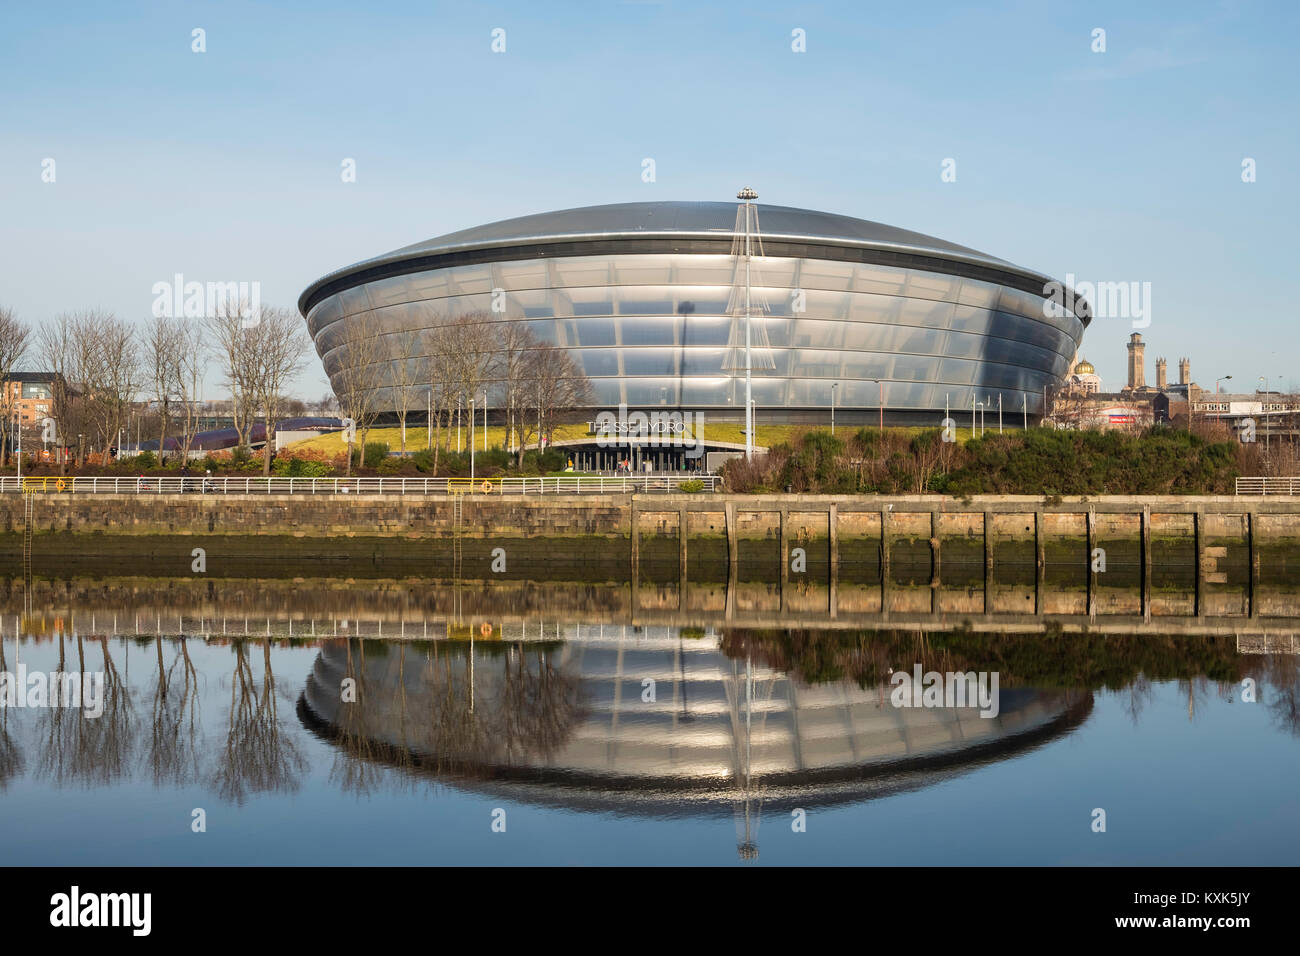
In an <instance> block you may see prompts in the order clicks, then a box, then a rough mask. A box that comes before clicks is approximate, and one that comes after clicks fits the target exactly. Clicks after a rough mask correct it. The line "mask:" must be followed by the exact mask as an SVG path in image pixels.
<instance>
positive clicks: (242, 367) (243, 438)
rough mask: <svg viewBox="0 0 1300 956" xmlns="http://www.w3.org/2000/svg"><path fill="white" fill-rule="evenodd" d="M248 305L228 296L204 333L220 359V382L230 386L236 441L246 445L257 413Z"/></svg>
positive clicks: (255, 363) (255, 366)
mask: <svg viewBox="0 0 1300 956" xmlns="http://www.w3.org/2000/svg"><path fill="white" fill-rule="evenodd" d="M251 311H252V310H251V308H250V307H249V306H248V305H247V304H246V303H244V302H242V301H237V300H231V301H229V302H227V303H225V304H224V306H223V307H222V308H219V309H217V310H216V314H215V315H213V316H210V317H209V318H208V320H207V326H208V336H209V338H210V341H211V347H212V350H213V352H214V353H215V355H216V358H217V359H218V361H219V362H220V363H221V373H222V376H223V384H224V385H225V386H226V388H227V389H229V390H230V411H231V418H232V419H233V420H234V426H235V432H236V433H237V434H238V436H239V444H240V445H242V446H246V445H248V442H249V432H250V431H252V427H253V420H254V418H255V417H256V415H257V400H258V394H257V393H258V386H257V378H258V374H259V373H258V357H257V350H256V349H255V348H250V347H249V345H250V342H255V341H256V332H257V325H256V324H255V323H254V320H255V319H257V318H260V316H253V315H252V314H251Z"/></svg>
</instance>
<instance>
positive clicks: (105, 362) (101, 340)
mask: <svg viewBox="0 0 1300 956" xmlns="http://www.w3.org/2000/svg"><path fill="white" fill-rule="evenodd" d="M68 331H69V333H70V334H69V341H68V343H67V344H68V346H69V347H70V350H71V354H70V358H69V360H68V364H69V365H71V366H72V367H73V369H74V371H75V374H76V375H77V379H78V382H77V389H78V391H80V392H81V401H82V402H83V403H84V408H85V412H86V420H87V421H88V423H89V424H90V425H91V426H92V427H93V428H94V430H95V434H96V435H97V437H98V439H99V443H100V445H99V447H101V448H102V449H103V452H102V455H101V458H100V461H101V462H104V463H107V462H108V460H109V458H110V450H111V449H112V447H113V446H114V444H115V443H116V442H117V438H118V433H119V432H120V431H121V429H122V428H123V427H125V425H126V418H127V412H128V411H129V409H130V406H131V403H132V402H133V401H134V400H135V395H136V392H137V390H138V389H139V387H140V380H139V379H140V368H139V350H138V348H137V346H136V337H135V333H134V330H133V329H132V327H131V326H130V325H129V324H127V323H126V322H124V321H122V320H121V319H119V318H117V316H115V315H113V314H112V313H111V312H103V311H100V310H92V311H88V312H81V313H78V314H76V315H74V316H73V317H72V319H71V322H70V325H69V329H68Z"/></svg>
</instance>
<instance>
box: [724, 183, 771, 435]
mask: <svg viewBox="0 0 1300 956" xmlns="http://www.w3.org/2000/svg"><path fill="white" fill-rule="evenodd" d="M736 198H737V199H742V200H744V202H742V203H741V204H740V205H739V206H737V207H736V228H735V231H734V233H733V235H734V238H733V239H732V243H731V253H732V255H733V256H734V257H735V260H736V270H735V272H734V274H733V282H732V288H731V299H730V301H729V302H728V303H727V311H728V312H729V313H730V315H731V316H732V323H731V335H730V337H729V339H728V341H727V358H726V361H725V362H724V364H723V368H727V369H740V368H744V370H745V458H746V460H749V459H752V458H753V457H754V390H753V371H754V347H755V343H754V332H753V318H754V307H755V302H754V298H755V296H754V291H755V290H754V288H753V286H754V282H755V280H757V282H758V286H759V288H758V290H757V298H758V303H757V305H758V308H759V309H760V311H761V312H763V313H766V312H767V311H768V307H767V300H766V298H765V297H764V294H763V285H764V283H763V276H762V273H761V269H760V268H759V267H758V266H757V265H756V264H755V263H754V261H753V259H754V252H755V247H757V252H758V255H759V257H760V258H761V257H762V255H763V239H762V234H761V229H760V228H759V223H758V208H757V207H756V206H755V205H754V203H753V200H755V199H757V198H758V193H756V192H754V190H752V189H750V188H749V187H748V186H746V187H745V188H744V189H742V190H741V191H740V192H738V193H736ZM742 230H743V232H742ZM742 258H743V260H744V264H745V268H744V280H743V285H744V290H743V295H742V290H741V285H742V280H741V270H740V268H739V267H740V262H741V259H742ZM740 320H743V321H744V323H745V344H744V359H743V361H742V360H741V358H740V353H741V347H740V329H739V328H738V327H737V322H738V321H740ZM758 361H759V367H760V368H768V369H772V368H775V367H776V363H775V362H774V361H773V359H772V349H771V343H770V342H769V341H768V338H767V330H766V328H765V327H764V326H762V325H760V326H759V328H758Z"/></svg>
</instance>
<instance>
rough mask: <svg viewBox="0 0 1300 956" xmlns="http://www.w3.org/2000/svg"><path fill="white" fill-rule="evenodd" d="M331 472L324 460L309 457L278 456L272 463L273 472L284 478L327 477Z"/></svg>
mask: <svg viewBox="0 0 1300 956" xmlns="http://www.w3.org/2000/svg"><path fill="white" fill-rule="evenodd" d="M330 473H331V469H330V467H329V465H327V464H325V463H324V462H323V461H312V460H310V459H307V458H277V459H275V461H273V462H272V463H271V474H273V475H279V476H280V477H283V478H325V477H328V476H329V475H330Z"/></svg>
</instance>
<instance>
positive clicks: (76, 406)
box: [36, 312, 85, 475]
mask: <svg viewBox="0 0 1300 956" xmlns="http://www.w3.org/2000/svg"><path fill="white" fill-rule="evenodd" d="M76 321H77V320H76V316H74V315H72V314H69V313H67V312H64V313H62V314H60V315H57V316H55V317H54V318H53V319H52V320H50V321H49V322H46V323H45V324H44V325H42V326H41V327H40V328H39V330H38V331H37V333H36V349H37V353H38V355H39V356H40V359H41V362H42V363H43V364H44V365H45V367H46V369H48V370H49V371H50V373H51V374H52V376H53V381H52V382H51V383H50V398H51V401H50V417H51V418H53V419H54V429H55V432H56V436H57V437H59V438H60V442H61V443H63V442H68V443H70V440H71V438H72V436H73V435H74V434H79V433H80V432H81V431H82V429H84V427H85V426H84V423H83V421H82V408H81V402H80V399H81V397H82V396H81V393H80V392H79V391H78V390H77V388H76V387H75V386H74V385H73V384H72V383H73V382H80V381H81V370H80V366H79V365H78V357H79V355H80V349H78V348H77V347H76V343H75V336H74V335H73V328H74V326H75V324H76ZM82 454H83V448H82V446H81V443H80V442H78V443H77V461H76V463H77V465H78V466H80V465H81V462H82ZM67 470H68V466H67V462H65V461H64V460H63V456H62V455H60V456H59V474H61V475H63V474H67Z"/></svg>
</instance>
